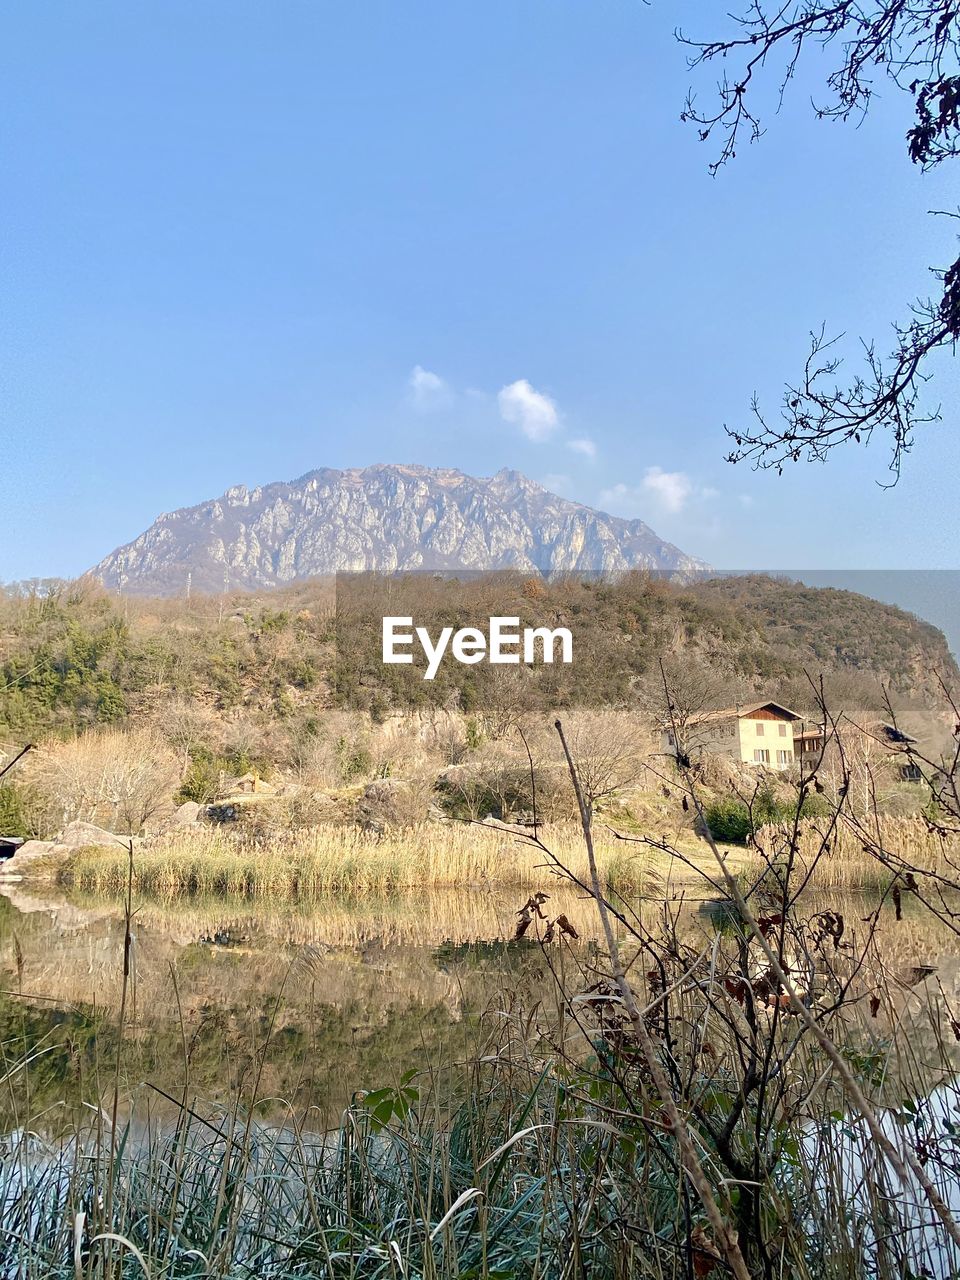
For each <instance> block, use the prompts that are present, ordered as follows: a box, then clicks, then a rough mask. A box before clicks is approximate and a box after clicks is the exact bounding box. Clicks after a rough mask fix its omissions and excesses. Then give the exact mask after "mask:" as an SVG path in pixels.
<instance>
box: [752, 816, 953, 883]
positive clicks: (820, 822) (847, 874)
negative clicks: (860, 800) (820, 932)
mask: <svg viewBox="0 0 960 1280" xmlns="http://www.w3.org/2000/svg"><path fill="white" fill-rule="evenodd" d="M790 838H791V836H790V829H789V827H788V826H785V825H783V824H781V825H776V824H773V825H770V826H765V827H761V828H760V830H759V831H758V832H757V834H756V838H755V839H756V844H757V847H758V849H759V850H760V852H759V853H754V854H753V855H750V854H748V856H747V858H746V861H745V865H744V867H743V875H744V877H745V879H746V880H748V881H749V880H752V879H754V878H755V877H756V876H757V875H758V874H759V873H761V872H762V870H763V869H764V868H765V867H766V866H767V865H768V863H769V861H770V860H771V859H772V860H774V861H776V859H777V856H778V854H779V853H780V851H781V849H783V850H785V849H786V847H787V843H788V841H789V839H790ZM868 841H869V844H870V845H871V846H872V848H871V847H868V844H867V842H868ZM795 853H796V858H797V862H798V864H799V865H800V866H801V867H804V866H809V867H813V866H814V865H815V871H814V875H813V880H812V887H813V888H816V889H839V890H841V891H843V890H849V891H855V890H858V889H875V888H877V887H879V886H882V885H884V884H888V883H889V882H890V879H891V876H892V874H893V872H894V871H895V870H896V869H897V868H898V867H900V866H901V865H904V864H906V865H909V866H911V867H913V868H921V869H922V870H923V871H925V872H928V873H942V874H946V875H948V876H949V875H951V874H952V867H955V866H956V865H958V861H960V839H958V838H957V837H956V836H949V837H946V838H943V837H941V836H940V835H938V834H937V833H936V832H935V831H932V830H931V829H930V827H929V826H928V824H927V823H926V822H925V821H924V820H923V818H919V817H894V816H887V815H883V816H881V815H873V816H872V817H870V818H865V819H863V820H862V825H861V824H860V823H859V822H858V823H856V824H854V823H851V822H848V821H844V822H840V823H838V824H836V825H835V826H833V827H832V828H831V829H830V830H829V831H828V822H827V820H826V819H823V818H808V819H804V820H803V821H802V822H801V823H800V827H799V831H798V836H797V839H796V844H795ZM878 853H879V855H880V857H878V856H877V855H878Z"/></svg>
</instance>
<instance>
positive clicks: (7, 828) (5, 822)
mask: <svg viewBox="0 0 960 1280" xmlns="http://www.w3.org/2000/svg"><path fill="white" fill-rule="evenodd" d="M42 834H43V800H42V797H41V796H39V795H38V794H37V792H36V791H35V790H34V789H33V788H32V787H24V786H19V787H18V786H14V785H13V784H12V783H3V784H0V835H3V836H13V837H19V838H20V839H23V840H35V839H37V838H38V837H40V836H41V835H42Z"/></svg>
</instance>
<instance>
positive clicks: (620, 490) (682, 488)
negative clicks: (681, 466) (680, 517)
mask: <svg viewBox="0 0 960 1280" xmlns="http://www.w3.org/2000/svg"><path fill="white" fill-rule="evenodd" d="M719 496H720V494H719V490H717V489H714V488H711V487H710V486H709V485H699V484H697V483H696V482H695V481H694V480H692V479H691V478H690V476H688V475H687V473H686V472H685V471H664V469H663V468H662V467H647V469H646V471H645V472H644V473H643V479H642V480H641V481H640V483H639V484H637V485H628V484H623V483H620V484H615V485H613V486H612V487H611V488H609V489H604V490H603V492H602V493H601V494H600V502H601V503H602V504H603V505H604V506H606V507H607V508H608V509H610V510H612V511H616V512H618V513H620V514H623V515H640V516H642V515H643V514H644V513H645V512H648V511H649V510H650V507H651V504H653V506H655V507H656V508H657V509H658V510H660V511H661V512H665V513H667V514H669V515H677V514H679V513H680V512H681V511H684V510H686V509H687V507H689V506H690V505H691V504H692V503H706V502H709V501H710V500H711V499H713V498H717V497H719Z"/></svg>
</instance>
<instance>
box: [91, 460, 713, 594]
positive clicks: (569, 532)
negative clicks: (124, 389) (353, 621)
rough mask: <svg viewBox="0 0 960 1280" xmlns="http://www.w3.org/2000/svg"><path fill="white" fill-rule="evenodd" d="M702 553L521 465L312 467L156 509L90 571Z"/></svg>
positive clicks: (626, 559)
mask: <svg viewBox="0 0 960 1280" xmlns="http://www.w3.org/2000/svg"><path fill="white" fill-rule="evenodd" d="M703 567H704V566H703V564H702V562H701V561H698V560H695V559H693V558H692V557H690V556H687V555H685V554H684V553H683V552H682V551H679V550H678V549H677V548H676V547H674V546H672V545H671V544H670V543H669V542H664V541H663V540H662V539H661V538H659V537H657V535H656V534H655V533H654V532H653V530H652V529H650V528H649V526H647V525H646V524H644V523H643V521H642V520H623V519H619V518H618V517H616V516H610V515H606V514H605V513H604V512H602V511H594V510H593V509H591V508H590V507H585V506H582V505H581V504H580V503H578V502H570V501H568V500H567V499H566V498H561V497H558V496H557V495H556V494H554V493H550V492H549V491H548V490H547V489H545V488H543V486H542V485H539V484H536V483H535V482H534V481H532V480H528V479H527V478H526V476H523V475H521V474H520V473H519V472H518V471H509V470H506V469H504V470H502V471H498V472H497V474H496V475H494V476H490V477H489V478H477V477H473V476H468V475H464V474H463V472H461V471H455V470H452V469H447V468H431V467H420V466H394V465H385V466H372V467H364V468H353V469H350V470H347V471H335V470H332V469H330V468H323V469H321V470H319V471H311V472H309V473H308V474H307V475H305V476H301V477H300V479H299V480H294V481H292V482H291V483H289V484H283V483H280V484H269V485H265V486H263V487H258V488H256V489H250V490H248V489H247V488H245V487H244V486H243V485H237V486H236V487H234V488H232V489H228V490H227V491H226V493H225V494H223V496H222V497H220V498H216V499H214V500H213V501H210V502H204V503H201V504H200V505H199V506H196V507H187V508H184V509H183V510H181V511H174V512H172V513H170V514H168V515H162V516H160V517H159V518H158V519H157V520H156V521H154V523H153V524H152V525H151V526H150V528H149V529H147V530H146V532H145V533H142V534H141V535H140V537H139V538H136V539H135V540H134V541H133V542H130V543H128V544H127V545H126V546H125V547H120V548H118V550H116V551H114V552H112V553H111V554H110V555H108V556H107V557H106V558H105V559H104V560H102V561H101V562H100V564H99V565H97V567H96V569H95V570H94V571H93V572H94V573H95V575H96V576H97V577H98V578H100V579H101V580H102V581H103V583H104V584H105V585H106V586H108V587H111V588H114V589H116V588H118V587H120V588H122V590H124V591H126V592H134V593H137V594H151V595H176V594H179V593H181V592H183V591H184V590H185V589H186V587H187V583H188V580H189V582H190V584H191V587H192V589H193V590H195V591H211V592H213V591H216V592H219V591H223V590H224V589H225V588H226V589H248V590H249V589H254V588H261V587H272V586H279V585H282V584H285V583H289V582H293V581H295V580H297V579H302V578H309V577H314V576H317V575H321V574H329V573H334V572H336V571H337V570H359V569H379V570H388V571H389V570H398V569H404V570H412V569H451V568H454V569H504V568H517V569H527V570H531V571H532V570H537V569H540V570H573V569H577V570H604V571H612V570H617V569H628V568H649V569H670V570H690V569H698V568H703Z"/></svg>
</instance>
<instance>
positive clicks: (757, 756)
mask: <svg viewBox="0 0 960 1280" xmlns="http://www.w3.org/2000/svg"><path fill="white" fill-rule="evenodd" d="M753 762H754V764H769V763H770V752H769V751H766V750H764V748H763V747H756V748H755V749H754V752H753Z"/></svg>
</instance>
